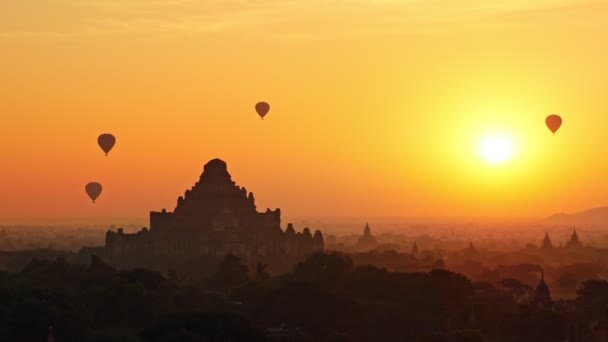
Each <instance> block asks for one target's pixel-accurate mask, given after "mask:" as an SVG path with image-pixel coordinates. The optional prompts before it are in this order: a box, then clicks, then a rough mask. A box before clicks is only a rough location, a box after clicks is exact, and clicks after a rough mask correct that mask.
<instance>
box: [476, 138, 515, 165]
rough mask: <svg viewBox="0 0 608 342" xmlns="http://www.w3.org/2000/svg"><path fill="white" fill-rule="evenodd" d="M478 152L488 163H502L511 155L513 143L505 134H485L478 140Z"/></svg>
mask: <svg viewBox="0 0 608 342" xmlns="http://www.w3.org/2000/svg"><path fill="white" fill-rule="evenodd" d="M479 153H480V156H481V158H482V159H483V160H484V161H486V162H488V163H490V164H503V163H504V162H506V161H508V160H509V159H510V158H511V157H512V155H513V143H512V141H511V140H510V139H508V138H507V137H505V136H499V135H492V136H486V137H484V138H483V139H482V140H481V142H480V145H479Z"/></svg>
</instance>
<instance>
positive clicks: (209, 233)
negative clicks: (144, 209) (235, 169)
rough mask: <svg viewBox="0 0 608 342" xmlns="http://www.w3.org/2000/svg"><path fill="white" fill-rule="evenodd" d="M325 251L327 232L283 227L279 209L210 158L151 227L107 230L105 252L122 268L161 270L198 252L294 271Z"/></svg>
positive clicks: (153, 218)
mask: <svg viewBox="0 0 608 342" xmlns="http://www.w3.org/2000/svg"><path fill="white" fill-rule="evenodd" d="M323 249H324V241H323V234H322V233H321V231H319V230H317V231H315V233H314V235H313V234H312V233H311V231H310V229H309V228H304V229H303V231H302V232H296V231H295V229H294V227H293V225H292V224H288V225H287V228H286V229H285V231H283V230H282V229H281V211H280V209H275V210H270V209H267V210H266V211H265V212H258V211H257V209H256V205H255V199H254V196H253V193H251V192H249V193H247V190H246V189H245V188H244V187H239V186H238V185H236V184H235V182H234V181H232V177H231V176H230V174H229V173H228V168H227V165H226V163H225V162H224V161H222V160H220V159H213V160H211V161H209V162H208V163H207V164H206V165H205V167H204V171H203V173H202V175H201V176H200V180H199V181H198V182H197V183H196V184H195V185H194V186H193V187H192V188H191V189H190V190H187V191H186V192H185V194H184V196H180V197H179V198H178V199H177V206H176V207H175V210H174V211H173V212H168V211H167V210H165V209H163V210H162V211H161V212H154V211H152V212H150V229H148V228H143V229H141V230H140V231H138V232H137V233H134V234H127V233H125V232H124V231H123V229H122V228H119V229H117V231H116V232H115V231H112V230H109V231H108V232H107V233H106V240H105V256H106V258H107V259H108V261H110V262H111V263H113V264H115V265H120V266H131V267H137V266H140V267H143V266H146V267H153V268H156V269H162V268H165V267H171V266H175V265H177V264H179V263H180V262H184V261H187V260H189V259H192V258H196V257H199V256H210V257H214V258H217V259H221V258H223V257H224V256H225V255H226V254H232V255H235V256H237V257H239V258H240V259H241V261H242V262H243V263H244V264H245V265H247V266H249V269H254V268H255V265H258V264H259V263H265V264H268V265H270V268H271V269H272V270H274V271H280V270H283V269H289V268H290V267H292V266H293V264H294V263H296V262H298V261H301V260H302V259H304V258H305V257H306V256H308V255H310V254H312V253H314V252H320V251H323Z"/></svg>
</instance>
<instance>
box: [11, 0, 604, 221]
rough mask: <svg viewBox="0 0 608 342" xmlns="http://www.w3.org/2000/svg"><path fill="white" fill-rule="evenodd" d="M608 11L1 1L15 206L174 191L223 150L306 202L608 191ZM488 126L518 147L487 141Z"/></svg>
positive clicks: (314, 206)
mask: <svg viewBox="0 0 608 342" xmlns="http://www.w3.org/2000/svg"><path fill="white" fill-rule="evenodd" d="M446 3H447V4H446ZM607 17H608V4H607V3H606V2H605V1H583V0H580V1H576V0H570V1H567V0H564V1H548V0H535V1H523V0H504V1H488V0H484V1H482V0H464V1H445V0H441V1H440V0H429V1H425V0H411V1H408V0H375V1H374V0H367V1H366V0H351V1H345V0H343V1H338V0H335V1H331V0H308V1H295V0H293V1H292V0H260V1H245V0H241V1H237V0H233V1H230V0H214V1H210V0H192V1H186V0H183V1H179V0H174V1H170V0H87V1H83V0H55V1H52V0H5V1H2V2H0V75H1V79H2V82H1V83H0V115H1V116H0V117H1V118H2V121H1V123H2V125H1V126H0V127H2V131H3V132H2V134H1V135H0V154H1V155H0V158H1V160H2V163H1V164H0V166H1V169H0V189H2V190H1V196H0V222H1V221H2V220H3V219H8V218H15V217H30V218H42V217H54V218H62V217H84V218H101V217H117V216H128V217H145V216H146V215H147V213H148V211H149V210H160V209H162V208H167V209H168V210H172V209H173V208H174V206H175V204H176V198H177V196H179V195H181V194H183V192H184V191H185V190H186V189H187V188H189V187H190V186H192V185H193V184H194V182H195V181H196V180H197V179H198V177H199V175H200V173H201V172H202V168H203V165H204V164H205V163H206V162H207V161H208V160H210V159H212V158H215V157H219V158H221V159H223V160H225V161H226V162H227V163H228V167H229V171H230V172H231V174H232V176H233V179H234V180H235V181H236V182H237V184H239V185H244V186H246V187H247V189H248V190H249V191H253V192H254V194H255V196H256V199H257V203H258V209H260V210H265V209H266V207H271V208H275V207H281V208H282V210H283V212H284V214H286V215H351V214H352V215H357V216H365V215H370V216H374V215H405V216H410V215H411V216H429V215H431V216H433V215H446V216H453V215H465V216H470V215H475V216H477V215H548V214H550V213H553V212H556V211H577V210H580V209H585V208H588V207H593V206H600V205H607V204H608V200H606V194H608V182H607V181H606V179H607V177H606V175H607V174H608V153H607V148H608V135H607V134H606V130H605V127H608V63H607V62H606V61H608V44H607V42H606V37H608V20H606V18H607ZM257 101H268V102H269V103H270V104H271V110H270V113H269V114H268V115H267V116H266V118H265V119H264V120H263V121H262V120H260V118H259V117H257V116H256V114H255V112H254V110H253V107H254V105H255V103H256V102H257ZM551 113H559V114H560V115H562V117H563V118H564V124H563V126H562V128H561V129H560V131H558V133H557V134H556V135H555V136H552V135H551V133H550V132H549V131H548V130H547V128H546V127H545V126H544V118H545V116H546V115H548V114H551ZM105 132H110V133H113V134H115V135H116V137H117V140H118V141H117V145H116V147H115V148H114V150H113V151H112V152H111V154H110V157H107V158H106V157H104V155H103V153H102V151H101V150H100V149H99V148H98V146H97V145H96V138H97V135H99V134H101V133H105ZM487 135H489V136H504V137H506V139H507V140H509V141H511V142H512V144H513V146H514V154H513V156H512V159H511V160H509V161H507V162H505V163H504V164H501V165H490V164H488V163H486V162H484V161H483V160H481V159H480V158H479V153H478V150H479V140H480V139H482V138H483V137H484V136H487ZM89 181H99V182H101V183H103V185H104V186H105V189H104V192H103V193H102V195H101V197H100V198H99V200H98V203H96V204H95V205H92V204H91V203H90V201H89V200H88V198H87V197H86V195H85V193H84V185H85V184H86V183H87V182H89Z"/></svg>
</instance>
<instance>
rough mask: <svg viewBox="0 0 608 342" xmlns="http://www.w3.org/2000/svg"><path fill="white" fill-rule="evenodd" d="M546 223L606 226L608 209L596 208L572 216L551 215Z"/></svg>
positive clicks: (607, 223) (562, 214)
mask: <svg viewBox="0 0 608 342" xmlns="http://www.w3.org/2000/svg"><path fill="white" fill-rule="evenodd" d="M547 222H548V223H553V224H571V225H576V224H587V225H608V207H598V208H593V209H588V210H584V211H581V212H578V213H573V214H567V213H560V214H553V215H551V216H550V217H548V218H547Z"/></svg>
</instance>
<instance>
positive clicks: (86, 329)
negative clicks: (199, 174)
mask: <svg viewBox="0 0 608 342" xmlns="http://www.w3.org/2000/svg"><path fill="white" fill-rule="evenodd" d="M268 271H269V269H268V266H267V265H262V264H260V265H258V266H257V267H256V269H254V270H248V269H247V267H246V266H244V265H243V264H242V263H241V262H240V260H239V259H238V258H237V257H234V256H231V255H227V256H226V257H225V258H224V259H223V260H222V261H221V263H220V264H219V265H218V268H217V271H216V272H215V273H213V274H212V275H211V276H207V277H204V278H202V279H201V280H200V281H198V282H196V283H192V282H185V281H183V280H181V279H180V276H179V274H177V273H176V272H174V271H168V272H167V274H166V275H163V274H160V273H157V272H153V271H149V270H145V269H133V270H117V269H115V268H113V267H111V266H109V265H107V264H105V263H104V262H103V261H102V260H100V259H99V258H97V257H92V258H91V262H90V264H89V265H74V264H69V263H68V262H66V261H65V260H63V259H57V260H55V261H41V260H33V261H32V262H30V263H29V264H28V265H27V266H26V267H25V268H24V269H23V270H22V271H21V272H18V273H2V274H0V336H2V340H3V341H4V340H6V341H32V342H33V341H44V340H45V339H46V335H47V331H48V327H49V326H52V327H53V334H54V338H55V341H57V342H65V341H110V342H111V341H123V342H126V341H140V342H141V341H159V342H160V341H186V342H187V341H228V342H229V341H235V342H236V341H253V342H255V341H421V342H425V341H429V342H430V341H438V342H440V341H463V342H467V341H471V342H473V341H502V340H505V341H506V340H517V341H549V342H550V341H563V340H564V339H565V338H566V337H567V336H568V334H569V333H570V331H569V326H570V325H571V322H570V319H571V317H569V316H568V314H567V312H565V311H564V312H560V311H559V310H547V311H538V310H533V309H531V308H528V307H526V306H525V305H520V304H518V303H517V302H516V301H515V299H514V292H515V291H513V289H515V288H516V287H517V285H518V284H514V285H513V284H511V286H510V287H509V286H507V287H508V288H510V289H511V291H509V290H505V288H503V287H500V286H494V285H492V284H490V283H473V282H471V281H470V280H469V279H467V278H466V277H464V276H462V275H460V274H457V273H453V272H450V271H447V270H441V269H438V270H434V271H431V272H419V273H396V272H389V271H386V270H384V269H381V268H377V267H373V266H358V267H355V266H354V265H353V262H352V260H351V259H350V257H349V256H347V255H344V254H339V253H331V254H316V255H313V256H311V257H310V258H308V259H307V260H306V261H304V262H302V263H299V264H298V265H297V266H296V267H295V268H294V269H293V271H292V272H290V273H288V274H285V275H282V276H279V277H271V276H270V274H269V272H268ZM607 294H608V282H603V281H587V282H585V283H583V285H582V287H581V288H580V289H579V298H578V299H577V308H578V310H579V311H578V312H577V321H575V322H574V323H572V324H574V326H575V327H579V328H580V327H586V326H588V323H589V322H591V321H592V320H595V319H597V318H598V317H603V315H604V311H605V308H606V305H608V299H606V298H608V296H606V295H607ZM581 329H582V328H581ZM579 333H580V334H588V333H587V332H583V331H582V330H581V332H579Z"/></svg>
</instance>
